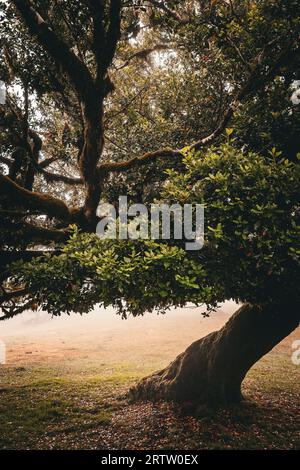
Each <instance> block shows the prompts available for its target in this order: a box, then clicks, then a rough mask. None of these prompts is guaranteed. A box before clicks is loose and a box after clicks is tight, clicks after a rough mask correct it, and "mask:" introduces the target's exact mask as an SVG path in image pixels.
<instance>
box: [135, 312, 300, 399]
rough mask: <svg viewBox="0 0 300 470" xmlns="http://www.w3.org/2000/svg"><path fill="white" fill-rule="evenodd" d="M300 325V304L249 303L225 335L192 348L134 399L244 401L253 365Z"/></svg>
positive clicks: (228, 325)
mask: <svg viewBox="0 0 300 470" xmlns="http://www.w3.org/2000/svg"><path fill="white" fill-rule="evenodd" d="M298 324H299V305H298V304H297V305H295V304H289V305H287V304H285V305H283V306H281V307H280V306H277V307H274V306H268V307H264V308H259V307H255V306H252V305H249V304H245V305H243V306H242V307H241V308H240V309H239V310H238V311H237V312H236V313H235V314H234V315H233V316H232V317H231V318H230V320H229V321H228V322H227V323H226V325H225V326H224V327H223V328H222V329H221V330H220V331H216V332H214V333H211V334H209V335H208V336H206V337H204V338H202V339H200V340H198V341H196V342H195V343H193V344H191V346H189V347H188V348H187V350H186V351H185V352H183V353H182V354H180V355H179V356H178V357H177V358H176V359H175V361H173V362H172V363H171V364H170V365H169V366H168V367H166V368H165V369H163V370H161V371H159V372H156V373H155V374H153V375H151V376H149V377H146V378H145V379H143V380H142V381H141V382H140V383H139V384H138V385H137V386H136V387H134V388H133V389H132V390H131V396H133V398H134V399H150V400H159V399H163V400H174V401H177V402H195V403H197V404H208V405H213V406H215V405H224V404H229V403H234V402H238V401H240V400H241V398H242V394H241V384H242V381H243V379H244V377H245V375H246V373H247V372H248V370H249V369H250V367H251V366H252V365H253V364H255V363H256V362H257V361H258V360H259V359H260V358H261V357H262V356H264V355H265V354H266V353H267V352H269V351H270V350H271V349H272V348H273V347H274V346H275V345H276V344H278V343H279V342H280V341H281V340H282V339H284V338H285V337H286V336H288V335H289V334H290V333H291V332H292V331H293V330H294V329H295V328H297V326H298Z"/></svg>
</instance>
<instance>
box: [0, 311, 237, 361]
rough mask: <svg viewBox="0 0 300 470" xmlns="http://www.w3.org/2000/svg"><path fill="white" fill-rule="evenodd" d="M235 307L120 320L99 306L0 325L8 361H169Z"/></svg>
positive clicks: (28, 314) (31, 316) (30, 316)
mask: <svg viewBox="0 0 300 470" xmlns="http://www.w3.org/2000/svg"><path fill="white" fill-rule="evenodd" d="M236 308H237V306H236V304H234V303H233V302H227V303H226V304H224V305H223V306H222V307H221V308H220V309H219V310H218V311H217V312H215V313H213V314H212V315H211V316H210V317H209V318H204V317H203V316H202V315H201V312H203V308H184V309H177V310H172V311H170V312H169V313H168V314H166V315H156V314H153V313H152V314H147V315H145V316H144V317H138V318H129V319H127V320H122V319H121V318H120V317H119V316H118V315H116V314H115V312H114V311H113V310H110V309H107V310H105V309H102V308H98V309H95V311H94V312H92V313H90V314H88V315H85V316H82V317H81V316H79V315H73V316H71V317H69V316H67V315H64V316H62V317H59V318H51V316H49V315H48V314H47V313H45V312H26V313H24V314H22V315H21V316H19V317H16V318H15V319H12V320H9V321H8V322H3V323H1V324H0V341H2V342H4V343H5V345H6V363H7V365H8V366H26V365H33V364H45V363H53V362H57V361H60V360H64V359H66V358H68V359H84V358H90V359H96V360H99V361H101V362H103V363H109V362H114V363H118V362H120V363H124V362H125V361H126V362H127V363H130V362H131V361H133V362H135V358H137V357H139V362H140V363H141V362H142V363H143V362H144V363H147V361H148V360H150V358H151V361H153V359H155V356H156V355H157V358H158V359H159V358H160V357H163V358H165V360H171V359H173V358H174V356H175V355H176V354H178V353H179V352H181V351H182V350H183V349H184V348H185V347H187V346H188V345H189V344H190V343H191V342H192V341H194V340H196V339H199V338H200V337H202V336H205V335H206V334H208V333H210V332H211V331H215V330H217V329H219V328H221V327H222V326H223V324H224V323H225V322H226V321H227V320H228V318H229V317H230V315H231V314H232V313H233V312H234V311H235V310H236Z"/></svg>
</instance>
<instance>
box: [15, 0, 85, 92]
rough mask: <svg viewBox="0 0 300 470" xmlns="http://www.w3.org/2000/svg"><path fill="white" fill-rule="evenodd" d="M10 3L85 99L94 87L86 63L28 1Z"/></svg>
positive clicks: (18, 0)
mask: <svg viewBox="0 0 300 470" xmlns="http://www.w3.org/2000/svg"><path fill="white" fill-rule="evenodd" d="M12 3H13V4H14V5H15V7H16V8H17V10H18V11H19V13H20V15H21V16H22V18H23V20H24V22H25V24H26V25H27V27H28V28H29V31H30V32H31V33H32V34H34V35H36V36H37V37H38V39H39V42H40V43H41V44H42V45H43V46H44V48H45V49H46V50H47V51H48V53H49V54H50V55H51V57H52V58H53V59H54V60H55V61H56V62H57V63H59V64H60V66H61V67H62V68H63V69H64V70H65V72H66V73H67V75H68V77H69V80H70V82H71V83H72V84H73V85H74V87H75V89H76V91H77V93H78V94H79V95H80V97H81V98H82V99H83V100H85V99H86V97H87V94H88V90H91V89H93V88H94V83H93V79H92V76H91V74H90V72H89V70H88V68H87V67H86V65H85V64H84V63H83V62H81V60H80V59H79V58H78V57H77V56H76V55H75V54H74V53H73V52H72V51H71V50H70V48H69V47H68V45H67V44H66V43H65V42H64V41H62V40H61V39H60V38H59V37H58V36H57V35H56V34H55V33H54V31H53V30H52V29H51V28H50V26H49V25H48V24H47V23H46V21H45V20H44V19H43V18H42V16H41V15H40V14H39V13H38V12H37V11H35V10H34V8H33V7H32V6H31V3H30V1H28V0H12Z"/></svg>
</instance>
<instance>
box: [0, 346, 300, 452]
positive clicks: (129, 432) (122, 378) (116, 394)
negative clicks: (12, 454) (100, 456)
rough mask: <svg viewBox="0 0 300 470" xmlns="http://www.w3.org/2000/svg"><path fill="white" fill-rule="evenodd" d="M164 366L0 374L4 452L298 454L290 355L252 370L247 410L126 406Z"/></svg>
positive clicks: (298, 392)
mask: <svg viewBox="0 0 300 470" xmlns="http://www.w3.org/2000/svg"><path fill="white" fill-rule="evenodd" d="M159 366H160V364H158V363H151V364H146V365H145V364H143V365H141V364H140V365H139V366H134V365H130V364H109V365H107V364H101V365H99V364H98V363H97V362H95V361H93V360H89V359H85V360H80V359H75V360H69V361H68V360H65V361H63V362H61V361H60V362H59V363H57V364H54V363H51V366H40V365H37V364H33V365H30V366H28V367H11V366H10V367H9V366H2V367H0V448H1V449H172V448H173V449H299V447H300V440H299V429H300V417H299V396H300V384H299V367H297V366H295V365H293V364H292V362H291V360H290V355H289V354H288V351H287V349H285V348H282V347H279V348H277V349H275V350H274V351H273V352H272V353H271V354H269V355H267V356H266V357H265V358H264V359H263V360H261V361H260V362H259V363H258V364H257V365H256V366H255V367H254V368H253V369H252V370H251V371H250V373H249V374H248V376H247V378H246V380H245V384H244V394H245V396H246V398H247V400H245V402H244V403H243V404H241V405H239V406H235V407H231V408H227V409H225V410H218V411H212V410H207V409H199V410H197V411H196V412H193V413H191V412H190V413H189V412H188V411H186V410H185V411H184V410H182V409H179V408H177V407H176V406H175V405H172V404H167V403H157V404H152V403H139V404H136V403H135V404H134V403H130V402H128V401H127V399H126V397H125V392H126V391H127V390H128V388H129V387H130V385H132V384H133V383H134V382H135V381H137V380H138V379H139V378H141V377H142V376H144V375H146V374H148V373H149V372H150V371H151V370H154V369H156V368H157V367H159Z"/></svg>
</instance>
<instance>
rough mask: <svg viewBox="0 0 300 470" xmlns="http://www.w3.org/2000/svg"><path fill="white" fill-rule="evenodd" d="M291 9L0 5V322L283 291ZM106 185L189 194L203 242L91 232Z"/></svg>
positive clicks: (287, 261)
mask: <svg viewBox="0 0 300 470" xmlns="http://www.w3.org/2000/svg"><path fill="white" fill-rule="evenodd" d="M299 18H300V15H299V2H298V1H288V0H280V1H246V0H233V1H225V0H224V1H209V2H203V1H193V0H191V1H190V0H187V1H176V0H174V1H168V2H165V1H160V0H159V1H154V0H148V1H139V0H132V1H120V0H118V1H117V0H116V1H104V0H81V1H64V0H60V1H50V0H49V1H39V0H31V1H29V0H10V1H1V2H0V24H1V36H0V47H1V53H2V58H3V60H1V63H0V79H1V80H3V81H4V82H5V84H6V88H7V101H6V104H5V105H0V142H1V148H0V170H1V171H0V217H1V220H0V228H1V234H0V249H1V261H0V262H1V282H2V292H3V293H2V295H1V296H0V303H1V306H2V311H3V317H2V319H5V318H10V317H11V316H13V315H15V314H17V313H19V312H21V311H23V310H24V309H25V308H27V307H33V306H35V305H38V306H40V307H43V308H45V309H47V310H48V311H49V312H51V313H54V314H59V313H60V312H62V311H67V312H71V311H79V312H84V311H88V310H90V309H91V308H92V307H93V305H95V304H96V303H99V302H102V303H103V304H104V305H108V304H111V305H114V306H116V307H117V308H118V309H119V311H120V312H121V313H122V314H126V312H130V313H132V314H134V315H137V314H141V313H143V312H145V311H147V310H151V309H153V308H158V310H160V311H164V310H165V309H166V308H168V307H169V306H171V305H184V304H185V303H186V302H195V303H205V304H207V305H209V306H210V307H214V306H216V304H217V302H220V301H223V300H224V299H228V298H234V299H236V300H241V301H250V302H253V303H258V304H261V303H263V302H265V301H271V302H273V301H274V302H275V301H277V300H278V299H279V298H285V297H288V296H290V295H291V294H293V296H295V295H297V285H298V284H299V202H300V201H299V193H300V192H299V189H300V188H299V164H298V157H299V135H300V133H299V131H300V119H299V106H298V104H297V100H296V101H293V100H292V95H294V94H295V90H297V86H298V85H297V79H298V78H299V57H300V55H299V34H300V20H299ZM297 155H298V156H297ZM120 194H126V195H128V197H129V200H130V201H132V202H144V203H146V204H150V203H151V202H153V201H155V200H159V201H166V202H168V201H170V202H172V201H176V202H181V203H198V202H200V203H203V204H205V209H206V240H205V247H204V249H203V250H201V251H200V252H199V253H198V252H197V253H187V252H186V251H185V250H184V248H183V246H181V245H180V243H179V242H178V241H176V240H171V241H170V243H168V244H167V243H157V242H155V241H151V242H150V241H136V242H127V243H125V242H117V241H105V242H104V241H101V240H99V239H98V238H97V237H96V235H95V234H94V232H95V228H96V225H97V223H98V221H99V218H98V216H97V208H98V205H99V203H100V201H107V202H111V203H113V204H115V203H116V201H117V198H118V196H119V195H120ZM41 255H43V256H42V257H41ZM18 260H21V264H17V265H13V264H12V263H13V262H15V261H18Z"/></svg>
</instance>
